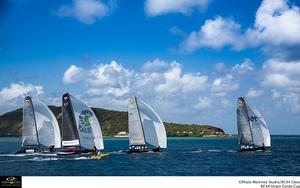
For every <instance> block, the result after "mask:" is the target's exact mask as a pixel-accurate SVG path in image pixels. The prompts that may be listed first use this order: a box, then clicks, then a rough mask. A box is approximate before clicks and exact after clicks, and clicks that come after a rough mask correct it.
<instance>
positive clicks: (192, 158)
mask: <svg viewBox="0 0 300 188" xmlns="http://www.w3.org/2000/svg"><path fill="white" fill-rule="evenodd" d="M104 144H105V150H104V151H103V152H111V155H110V156H109V157H108V158H102V159H100V160H94V159H88V158H86V157H80V156H75V157H62V156H56V155H55V154H54V155H53V154H52V155H45V154H44V155H38V154H33V155H24V154H15V152H16V151H17V150H19V149H20V145H21V138H20V137H0V175H15V176H16V175H22V176H48V175H51V176H69V175H70V176H74V175H75V176H77V175H80V176H94V175H95V176H275V175H276V176H283V175H285V176H286V175H287V176H299V175H300V136H272V148H270V149H269V150H267V151H265V152H238V151H237V150H238V149H239V146H238V144H237V139H236V138H198V137H174V138H168V148H167V149H165V150H163V152H159V153H151V152H149V153H142V154H127V153H125V152H124V151H125V150H126V149H127V148H128V138H127V139H126V138H105V139H104Z"/></svg>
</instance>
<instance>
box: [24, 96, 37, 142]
mask: <svg viewBox="0 0 300 188" xmlns="http://www.w3.org/2000/svg"><path fill="white" fill-rule="evenodd" d="M38 145H39V141H38V136H37V129H36V124H35V117H34V112H33V106H32V102H31V98H30V97H25V99H24V107H23V128H22V147H24V146H25V147H26V146H38Z"/></svg>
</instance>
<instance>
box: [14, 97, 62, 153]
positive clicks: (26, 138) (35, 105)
mask: <svg viewBox="0 0 300 188" xmlns="http://www.w3.org/2000/svg"><path fill="white" fill-rule="evenodd" d="M60 147H61V138H60V131H59V126H58V123H57V120H56V118H55V116H54V114H53V113H52V112H51V110H50V109H49V108H48V107H47V106H46V105H45V104H44V103H43V102H41V101H39V100H38V99H36V98H33V97H30V96H26V97H25V99H24V107H23V128H22V148H21V151H19V152H18V153H33V152H53V151H54V149H55V148H60Z"/></svg>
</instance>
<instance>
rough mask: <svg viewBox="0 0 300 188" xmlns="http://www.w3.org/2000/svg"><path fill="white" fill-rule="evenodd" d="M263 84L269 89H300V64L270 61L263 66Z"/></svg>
mask: <svg viewBox="0 0 300 188" xmlns="http://www.w3.org/2000/svg"><path fill="white" fill-rule="evenodd" d="M263 70H264V75H265V76H264V78H263V82H262V84H263V85H264V86H268V87H279V88H285V89H288V90H299V89H300V78H299V76H300V62H297V61H288V62H284V61H280V60H277V59H270V60H268V61H266V63H264V65H263Z"/></svg>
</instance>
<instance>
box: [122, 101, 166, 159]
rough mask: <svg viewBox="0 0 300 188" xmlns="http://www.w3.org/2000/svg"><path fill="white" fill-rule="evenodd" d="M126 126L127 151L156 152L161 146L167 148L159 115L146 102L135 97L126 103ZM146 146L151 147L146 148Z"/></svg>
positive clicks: (164, 131)
mask: <svg viewBox="0 0 300 188" xmlns="http://www.w3.org/2000/svg"><path fill="white" fill-rule="evenodd" d="M128 126H129V150H127V153H134V152H138V153H139V152H147V151H150V150H152V151H155V152H156V151H160V150H161V148H167V136H166V130H165V127H164V124H163V122H162V121H161V119H160V117H159V116H158V114H157V113H156V112H155V111H154V110H153V109H152V108H151V107H150V106H149V105H148V104H146V103H145V102H143V101H142V100H140V99H138V98H136V97H134V98H133V99H131V100H130V101H129V104H128ZM148 146H150V147H152V149H148ZM150 147H149V148H150ZM153 147H154V148H153Z"/></svg>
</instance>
